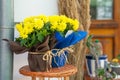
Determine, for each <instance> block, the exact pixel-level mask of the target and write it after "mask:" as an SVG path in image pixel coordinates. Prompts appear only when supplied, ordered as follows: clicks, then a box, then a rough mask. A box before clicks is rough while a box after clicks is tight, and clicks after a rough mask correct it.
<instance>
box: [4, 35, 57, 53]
mask: <svg viewBox="0 0 120 80" xmlns="http://www.w3.org/2000/svg"><path fill="white" fill-rule="evenodd" d="M3 40H4V41H7V42H8V44H9V46H10V49H11V51H12V52H15V53H16V54H21V53H24V52H27V51H28V52H44V51H48V50H51V49H52V48H54V46H55V44H56V39H55V38H54V36H51V37H50V36H47V37H46V38H45V39H44V42H42V43H37V44H35V45H33V46H32V47H30V48H26V47H24V46H21V45H20V43H19V42H15V41H12V40H8V39H3Z"/></svg>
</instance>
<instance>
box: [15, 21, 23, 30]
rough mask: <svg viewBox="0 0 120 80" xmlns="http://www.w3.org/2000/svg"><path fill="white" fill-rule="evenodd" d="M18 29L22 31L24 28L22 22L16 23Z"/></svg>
mask: <svg viewBox="0 0 120 80" xmlns="http://www.w3.org/2000/svg"><path fill="white" fill-rule="evenodd" d="M16 29H17V31H19V32H20V31H22V30H23V26H22V23H20V24H16Z"/></svg>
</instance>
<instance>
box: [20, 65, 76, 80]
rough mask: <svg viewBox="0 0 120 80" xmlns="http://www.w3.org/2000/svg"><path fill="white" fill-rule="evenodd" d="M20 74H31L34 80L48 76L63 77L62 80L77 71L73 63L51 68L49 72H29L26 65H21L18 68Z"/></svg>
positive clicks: (65, 79) (42, 79)
mask: <svg viewBox="0 0 120 80" xmlns="http://www.w3.org/2000/svg"><path fill="white" fill-rule="evenodd" d="M19 72H20V74H22V75H25V76H31V77H32V80H36V77H38V78H39V80H44V78H45V77H48V79H50V78H53V77H55V78H58V80H59V79H60V78H62V77H63V78H64V80H69V76H71V75H73V74H75V73H76V72H77V68H76V67H75V66H73V65H65V66H63V67H60V68H52V69H51V70H50V71H49V72H31V71H30V69H29V67H28V66H23V67H22V68H20V70H19Z"/></svg>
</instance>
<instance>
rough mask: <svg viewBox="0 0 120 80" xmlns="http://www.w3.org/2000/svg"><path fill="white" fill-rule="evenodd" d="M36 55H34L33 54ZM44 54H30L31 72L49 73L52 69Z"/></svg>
mask: <svg viewBox="0 0 120 80" xmlns="http://www.w3.org/2000/svg"><path fill="white" fill-rule="evenodd" d="M33 53H34V54H33ZM43 56H44V54H38V53H36V52H29V53H28V65H29V68H30V70H31V71H35V72H38V71H42V72H43V71H48V70H49V69H50V64H49V63H48V62H47V61H45V60H43Z"/></svg>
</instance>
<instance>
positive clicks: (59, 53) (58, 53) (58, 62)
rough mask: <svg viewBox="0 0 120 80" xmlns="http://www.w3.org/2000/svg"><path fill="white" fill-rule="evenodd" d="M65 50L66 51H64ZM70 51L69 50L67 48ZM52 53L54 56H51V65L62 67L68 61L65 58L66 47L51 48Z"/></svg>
mask: <svg viewBox="0 0 120 80" xmlns="http://www.w3.org/2000/svg"><path fill="white" fill-rule="evenodd" d="M65 50H66V51H65ZM69 51H70V50H69ZM52 53H53V54H54V56H53V57H52V67H53V68H54V67H62V66H64V65H65V64H66V62H68V60H67V54H68V52H67V48H65V49H62V50H60V49H53V50H52Z"/></svg>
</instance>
